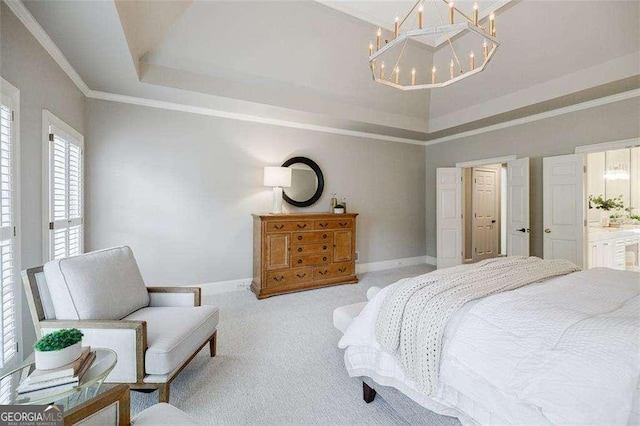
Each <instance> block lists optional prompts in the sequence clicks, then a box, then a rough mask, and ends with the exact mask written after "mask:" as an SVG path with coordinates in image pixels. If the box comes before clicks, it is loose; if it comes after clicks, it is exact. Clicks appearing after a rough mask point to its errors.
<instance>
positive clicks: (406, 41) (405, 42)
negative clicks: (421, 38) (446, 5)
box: [389, 0, 424, 81]
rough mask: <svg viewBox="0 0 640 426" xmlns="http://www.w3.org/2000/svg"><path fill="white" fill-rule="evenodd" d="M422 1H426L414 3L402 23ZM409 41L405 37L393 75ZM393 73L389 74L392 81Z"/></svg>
mask: <svg viewBox="0 0 640 426" xmlns="http://www.w3.org/2000/svg"><path fill="white" fill-rule="evenodd" d="M422 2H424V0H418V1H417V2H416V4H414V5H413V7H412V8H411V10H410V11H409V13H407V16H405V17H404V19H403V20H402V22H401V23H400V25H402V24H404V21H406V20H407V18H408V17H409V16H411V13H412V12H413V11H414V10H415V8H416V7H418V5H419V4H421V3H422ZM413 23H414V24H415V23H416V21H415V17H414V20H413ZM408 42H409V38H408V37H407V38H405V39H404V43H402V50H401V51H400V55H398V60H397V61H396V64H395V66H394V67H393V70H392V71H391V75H393V73H394V72H395V73H397V69H398V65H399V64H400V60H401V59H402V56H403V55H404V49H405V48H406V47H407V43H408ZM391 75H390V76H389V81H391Z"/></svg>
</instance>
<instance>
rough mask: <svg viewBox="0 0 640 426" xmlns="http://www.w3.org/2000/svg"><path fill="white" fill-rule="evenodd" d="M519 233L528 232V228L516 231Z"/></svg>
mask: <svg viewBox="0 0 640 426" xmlns="http://www.w3.org/2000/svg"><path fill="white" fill-rule="evenodd" d="M516 231H517V232H527V228H521V229H516Z"/></svg>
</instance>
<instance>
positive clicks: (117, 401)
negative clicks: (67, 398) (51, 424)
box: [64, 385, 131, 426]
mask: <svg viewBox="0 0 640 426" xmlns="http://www.w3.org/2000/svg"><path fill="white" fill-rule="evenodd" d="M129 392H130V391H129V386H127V385H116V386H114V387H113V388H111V389H109V390H107V391H106V392H103V393H101V394H98V395H97V396H96V397H95V398H91V399H90V400H88V401H86V402H84V403H82V404H80V405H78V406H77V407H74V408H72V409H71V410H69V411H65V413H64V425H65V426H71V425H82V424H85V423H86V424H88V425H90V424H96V423H100V422H101V423H103V424H107V423H108V424H112V425H117V426H130V425H131V417H130V416H131V413H130V411H131V409H130V407H131V400H130V394H129ZM108 407H112V408H113V411H111V412H109V411H106V410H105V409H106V408H108ZM103 410H105V411H103ZM98 413H100V414H98ZM96 414H98V416H100V417H99V418H92V417H93V416H94V415H96ZM105 417H107V418H105Z"/></svg>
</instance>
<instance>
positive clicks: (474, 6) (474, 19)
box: [473, 2, 478, 27]
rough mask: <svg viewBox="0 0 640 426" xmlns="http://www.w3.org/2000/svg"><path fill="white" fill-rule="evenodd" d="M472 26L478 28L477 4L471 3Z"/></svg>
mask: <svg viewBox="0 0 640 426" xmlns="http://www.w3.org/2000/svg"><path fill="white" fill-rule="evenodd" d="M473 25H475V26H476V27H477V26H478V2H475V3H473Z"/></svg>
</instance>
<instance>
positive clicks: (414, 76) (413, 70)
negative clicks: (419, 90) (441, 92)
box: [411, 68, 416, 86]
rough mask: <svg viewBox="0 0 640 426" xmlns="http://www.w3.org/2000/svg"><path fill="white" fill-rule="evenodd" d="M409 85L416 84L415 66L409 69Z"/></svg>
mask: <svg viewBox="0 0 640 426" xmlns="http://www.w3.org/2000/svg"><path fill="white" fill-rule="evenodd" d="M411 85H412V86H415V85H416V69H415V68H412V69H411Z"/></svg>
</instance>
